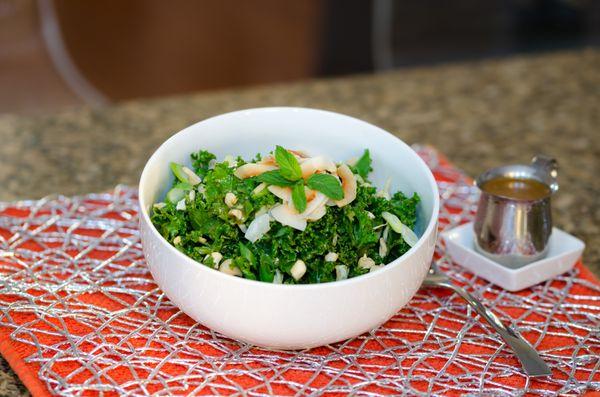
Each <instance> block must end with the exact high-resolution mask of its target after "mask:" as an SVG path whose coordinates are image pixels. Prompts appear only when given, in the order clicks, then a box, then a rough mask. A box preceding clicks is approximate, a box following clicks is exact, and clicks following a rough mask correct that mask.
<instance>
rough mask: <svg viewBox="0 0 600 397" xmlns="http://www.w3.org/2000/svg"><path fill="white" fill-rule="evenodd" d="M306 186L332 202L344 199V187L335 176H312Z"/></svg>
mask: <svg viewBox="0 0 600 397" xmlns="http://www.w3.org/2000/svg"><path fill="white" fill-rule="evenodd" d="M306 185H307V186H308V187H309V188H311V189H313V190H318V191H319V192H321V193H323V194H324V195H326V196H327V197H329V198H330V199H332V200H341V199H343V198H344V191H343V190H342V185H341V184H340V181H338V180H337V178H336V177H334V176H333V175H329V174H312V175H311V176H310V177H309V178H308V180H307V181H306Z"/></svg>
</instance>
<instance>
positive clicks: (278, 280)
mask: <svg viewBox="0 0 600 397" xmlns="http://www.w3.org/2000/svg"><path fill="white" fill-rule="evenodd" d="M281 283H283V273H281V272H280V271H279V269H275V276H274V277H273V284H281Z"/></svg>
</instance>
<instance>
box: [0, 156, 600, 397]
mask: <svg viewBox="0 0 600 397" xmlns="http://www.w3.org/2000/svg"><path fill="white" fill-rule="evenodd" d="M417 149H418V151H419V153H420V154H421V156H422V157H423V158H424V159H425V160H426V161H427V162H428V164H429V165H430V167H431V168H432V169H433V171H434V173H435V175H436V179H437V180H438V183H439V186H440V191H441V195H442V203H443V208H442V211H441V214H440V228H442V229H443V228H448V227H452V226H454V225H457V224H460V223H462V222H466V221H469V220H471V219H472V216H473V210H474V208H475V205H476V199H477V193H476V191H475V189H474V188H473V187H472V186H471V183H470V180H469V179H468V178H466V177H465V176H464V175H463V174H461V173H460V172H459V171H458V170H456V169H455V168H453V167H452V166H451V165H450V164H448V162H447V161H446V160H445V159H444V158H443V157H441V156H440V155H438V154H437V153H436V152H435V151H434V150H433V149H431V148H423V147H418V148H417ZM136 211H137V202H136V191H135V189H133V188H127V187H117V188H116V189H115V190H114V191H112V192H109V193H105V194H90V195H86V196H81V197H73V198H68V197H54V198H47V199H43V200H39V201H22V202H17V203H4V204H0V273H1V276H0V310H1V312H0V313H1V314H0V352H1V354H2V355H3V356H4V357H5V358H6V359H7V360H8V362H9V363H10V365H11V366H12V368H13V369H14V370H15V372H16V373H17V374H18V375H19V377H20V378H21V380H22V381H23V382H24V383H25V385H26V386H27V388H28V389H29V390H30V391H31V393H32V394H33V395H34V396H46V395H49V394H56V395H61V396H69V395H73V396H75V395H78V396H79V395H86V396H87V395H98V394H101V395H120V394H132V395H148V394H161V395H172V394H216V395H223V394H233V393H237V394H248V395H267V394H281V395H284V394H285V395H287V394H299V395H303V394H310V393H316V394H320V393H322V394H329V395H341V394H353V395H373V394H400V393H406V394H409V395H414V394H440V395H458V394H464V393H473V394H480V393H484V392H485V393H487V394H489V395H522V394H523V392H528V393H531V394H533V395H550V394H552V395H554V394H561V395H564V394H572V395H577V394H581V393H585V392H588V391H592V390H598V389H600V335H599V333H600V284H599V283H598V281H597V280H596V279H595V278H594V277H593V275H592V274H591V273H590V272H589V271H588V270H587V269H586V268H585V267H584V266H583V265H582V264H581V263H578V264H577V266H576V267H575V268H574V269H573V270H572V271H570V272H568V273H565V274H563V275H561V276H559V277H557V278H556V279H554V280H551V281H548V282H545V283H542V284H539V285H537V286H535V287H532V288H530V289H527V290H524V291H521V292H518V293H509V292H507V291H504V290H502V289H501V288H499V287H496V286H494V285H492V284H490V283H487V282H485V281H484V280H481V279H479V278H476V277H474V276H473V275H472V274H470V273H468V272H466V271H463V270H462V269H461V268H460V267H458V266H457V265H455V264H452V263H451V262H450V261H449V260H448V258H447V257H446V256H445V253H444V247H443V246H442V245H440V246H439V247H438V249H437V252H436V257H437V258H438V259H439V263H440V266H441V268H442V269H443V270H445V271H447V272H448V273H449V274H450V275H451V277H452V278H453V279H454V280H455V281H457V282H459V283H461V284H465V285H467V287H468V288H469V289H470V290H471V291H472V292H473V293H474V294H475V295H478V296H480V297H482V298H483V299H484V300H485V303H486V305H488V306H489V307H492V308H493V310H494V311H495V312H496V313H497V314H498V315H499V316H500V317H501V318H502V319H503V320H504V321H506V322H509V323H511V324H512V325H513V327H515V328H516V329H518V330H519V331H520V332H521V334H522V335H524V337H526V338H527V339H528V340H529V341H530V342H531V343H532V344H533V345H535V346H536V347H537V349H538V350H539V351H540V353H541V355H542V357H543V358H544V359H545V360H546V361H547V362H548V364H549V365H550V366H551V368H552V372H553V376H551V377H547V378H537V379H529V378H528V377H527V376H525V375H524V374H523V373H522V372H521V370H520V367H519V364H518V362H517V360H516V359H515V358H514V357H513V355H512V354H511V351H510V350H509V349H507V348H506V347H505V346H504V345H503V343H502V341H501V339H500V338H499V337H498V336H497V335H496V334H495V333H494V332H493V331H492V330H491V328H489V327H488V326H487V325H486V324H484V323H481V322H480V321H479V319H478V317H476V316H475V315H474V314H473V313H472V312H471V311H470V309H469V308H468V307H467V306H466V305H465V304H464V303H463V302H462V301H461V300H460V299H458V298H457V297H456V296H455V295H453V294H452V293H450V292H448V291H443V290H421V291H419V293H418V294H417V295H416V296H415V297H414V299H413V300H412V301H411V302H410V304H409V305H408V306H407V307H405V308H404V309H402V310H401V311H400V312H398V313H397V314H396V315H395V316H394V317H393V318H392V319H391V320H389V321H388V322H387V323H386V324H384V325H383V326H382V327H380V328H379V329H377V330H375V331H373V332H371V333H368V334H364V335H361V336H360V337H357V338H355V339H352V340H348V341H345V342H341V343H337V344H334V345H329V346H324V347H320V348H316V349H311V350H307V351H300V352H285V351H268V350H264V349H260V348H257V347H253V346H250V345H247V344H244V343H241V342H237V341H234V340H231V339H228V338H226V337H223V336H221V335H218V334H215V333H214V332H212V331H210V330H209V329H206V328H204V327H202V326H200V325H198V324H196V323H195V322H194V321H193V320H191V319H190V318H189V317H187V316H186V315H185V314H183V313H181V312H180V311H179V310H178V309H177V308H176V307H174V306H173V305H172V304H171V303H170V302H169V301H168V299H167V298H166V297H165V296H164V295H163V294H162V293H161V291H160V290H159V289H158V288H157V286H156V284H154V282H153V280H152V277H151V276H150V273H149V271H148V269H147V267H146V265H145V263H144V258H143V254H142V248H141V245H140V242H139V236H138V227H137V222H138V221H137V212H136Z"/></svg>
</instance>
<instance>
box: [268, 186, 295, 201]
mask: <svg viewBox="0 0 600 397" xmlns="http://www.w3.org/2000/svg"><path fill="white" fill-rule="evenodd" d="M267 189H269V191H270V192H271V193H273V194H274V195H275V196H276V197H279V198H280V199H282V200H283V201H286V202H287V201H291V200H292V189H291V188H289V187H283V186H275V185H270V186H269V187H267Z"/></svg>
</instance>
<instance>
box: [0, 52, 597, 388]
mask: <svg viewBox="0 0 600 397" xmlns="http://www.w3.org/2000/svg"><path fill="white" fill-rule="evenodd" d="M273 105H290V106H308V107H317V108H324V109H328V110H333V111H337V112H342V113H346V114H349V115H352V116H355V117H359V118H362V119H365V120H367V121H369V122H372V123H374V124H377V125H379V126H381V127H383V128H384V129H387V130H388V131H391V132H392V133H394V134H395V135H397V136H398V137H400V138H402V139H403V140H404V141H406V142H408V143H416V142H418V143H426V144H431V145H434V146H436V147H437V148H439V149H440V150H441V151H442V152H444V153H445V154H446V155H447V156H448V157H449V158H450V159H451V160H452V161H453V162H454V163H455V164H456V165H458V166H459V167H461V168H462V169H464V170H465V171H466V172H467V173H469V174H471V175H477V174H478V173H480V172H481V171H483V170H485V169H486V168H489V167H493V166H496V165H501V164H506V163H514V162H528V161H529V160H530V158H531V157H532V156H533V155H534V154H536V153H545V154H548V155H551V156H554V157H556V158H557V159H558V160H559V162H560V166H561V170H560V182H561V190H560V192H559V193H558V194H557V195H556V197H555V199H554V203H553V206H554V215H555V223H556V225H557V226H559V227H561V228H563V229H565V230H567V231H568V232H570V233H573V234H575V235H576V236H578V237H580V238H582V239H583V240H585V242H586V243H587V248H586V251H585V253H584V261H585V263H586V264H587V265H588V266H589V267H590V268H592V269H593V271H594V272H595V273H596V274H597V275H600V199H599V196H600V177H599V175H600V50H583V51H575V52H560V53H553V54H544V55H535V56H527V57H515V58H509V59H502V60H489V61H483V62H475V63H462V64H451V65H442V66H436V67H427V68H415V69H404V70H400V71H394V72H389V73H384V74H379V75H375V76H357V77H349V78H343V79H331V80H317V81H310V82H303V83H298V84H291V85H279V86H270V87H266V88H253V89H244V90H231V91H221V92H216V93H204V94H198V95H192V96H184V97H173V98H162V99H156V100H144V101H134V102H129V103H124V104H120V105H116V106H112V107H107V108H102V109H86V108H84V109H75V110H69V111H66V112H62V113H59V114H53V115H50V116H44V117H34V118H32V117H17V116H11V115H4V116H0V142H1V144H0V185H1V186H2V189H0V200H16V199H23V198H39V197H41V196H44V195H47V194H51V193H62V194H66V195H72V194H77V193H86V192H91V191H102V190H105V189H108V188H110V187H112V186H114V185H115V184H117V183H127V184H136V183H137V180H138V177H139V174H140V172H141V170H142V167H143V165H144V163H145V161H146V159H147V158H148V157H149V155H150V154H151V153H152V151H153V150H154V149H155V148H156V147H157V146H158V145H159V144H160V143H161V142H162V141H164V140H165V139H166V138H167V137H169V136H170V135H171V134H173V133H174V132H176V131H178V130H180V129H181V128H183V127H185V126H187V125H189V124H191V123H194V122H196V121H199V120H202V119H204V118H206V117H209V116H212V115H216V114H219V113H223V112H227V111H231V110H236V109H243V108H250V107H258V106H273ZM241 133H243V131H242V132H241ZM23 392H24V389H23V388H22V386H21V385H20V383H19V382H18V380H17V379H16V378H15V376H14V374H12V373H11V372H10V371H9V370H7V366H6V363H5V362H2V363H0V394H2V395H4V394H12V393H17V394H18V393H23Z"/></svg>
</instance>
